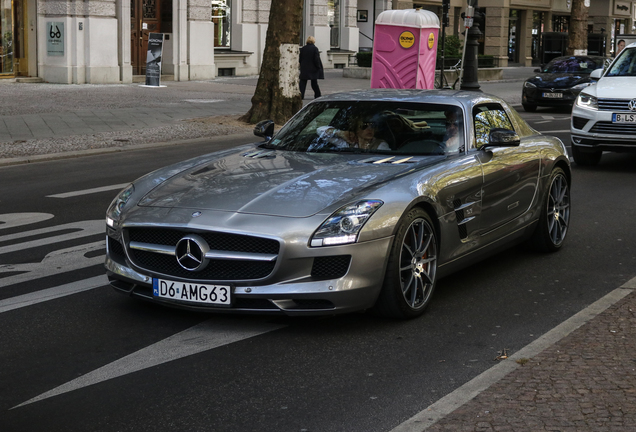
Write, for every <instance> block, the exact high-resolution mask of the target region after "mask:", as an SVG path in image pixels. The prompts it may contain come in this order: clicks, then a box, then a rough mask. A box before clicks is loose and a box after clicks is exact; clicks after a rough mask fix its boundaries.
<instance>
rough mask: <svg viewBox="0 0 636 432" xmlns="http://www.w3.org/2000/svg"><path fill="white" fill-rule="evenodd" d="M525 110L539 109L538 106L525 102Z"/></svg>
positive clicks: (533, 110)
mask: <svg viewBox="0 0 636 432" xmlns="http://www.w3.org/2000/svg"><path fill="white" fill-rule="evenodd" d="M523 110H524V111H525V112H535V111H536V110H537V106H536V105H528V104H523Z"/></svg>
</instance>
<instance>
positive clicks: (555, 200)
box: [530, 168, 570, 252]
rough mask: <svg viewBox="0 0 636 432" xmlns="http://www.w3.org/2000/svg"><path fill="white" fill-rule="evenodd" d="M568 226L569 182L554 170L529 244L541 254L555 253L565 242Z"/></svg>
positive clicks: (563, 174)
mask: <svg viewBox="0 0 636 432" xmlns="http://www.w3.org/2000/svg"><path fill="white" fill-rule="evenodd" d="M569 226H570V182H569V181H568V178H567V177H566V175H565V172H564V171H563V170H562V169H561V168H555V169H554V170H553V171H552V175H551V176H550V186H549V187H548V191H547V193H546V194H545V197H544V202H543V207H542V209H541V216H540V217H539V224H538V225H537V227H536V229H535V231H534V234H533V235H532V238H531V239H530V243H531V245H532V246H533V247H534V249H536V250H538V251H541V252H554V251H557V250H559V249H560V248H561V246H562V245H563V242H564V241H565V236H566V234H567V232H568V228H569Z"/></svg>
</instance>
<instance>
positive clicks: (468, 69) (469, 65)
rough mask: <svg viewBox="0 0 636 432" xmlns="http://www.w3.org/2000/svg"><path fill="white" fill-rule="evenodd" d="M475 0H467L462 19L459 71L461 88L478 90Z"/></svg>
mask: <svg viewBox="0 0 636 432" xmlns="http://www.w3.org/2000/svg"><path fill="white" fill-rule="evenodd" d="M478 10H479V6H478V5H477V0H468V7H467V8H466V15H465V19H464V27H465V28H466V32H465V33H464V52H463V54H462V70H461V73H460V81H459V82H460V84H461V87H460V89H461V90H473V91H480V90H479V88H480V87H481V86H480V85H479V76H478V75H479V74H478V62H477V55H478V54H479V37H480V36H481V31H479V22H478V21H474V17H475V16H479V12H478Z"/></svg>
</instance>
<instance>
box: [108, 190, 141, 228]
mask: <svg viewBox="0 0 636 432" xmlns="http://www.w3.org/2000/svg"><path fill="white" fill-rule="evenodd" d="M134 191H135V187H134V186H133V185H132V184H130V185H128V186H127V187H126V188H125V189H124V190H122V191H121V192H120V193H119V195H117V198H115V199H114V200H113V202H112V203H110V206H109V207H108V210H107V211H106V225H108V226H109V227H111V228H112V227H113V226H115V222H117V221H118V220H119V218H120V217H121V211H122V209H123V208H124V206H125V205H126V203H127V202H128V200H129V199H130V196H131V195H132V193H133V192H134Z"/></svg>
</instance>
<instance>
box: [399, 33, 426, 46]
mask: <svg viewBox="0 0 636 432" xmlns="http://www.w3.org/2000/svg"><path fill="white" fill-rule="evenodd" d="M429 43H430V42H429ZM413 44H415V36H413V33H411V32H410V31H405V32H402V34H400V46H401V47H402V48H407V49H408V48H411V47H412V46H413Z"/></svg>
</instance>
